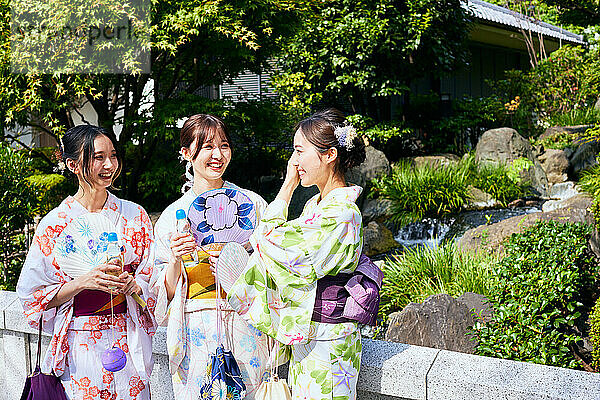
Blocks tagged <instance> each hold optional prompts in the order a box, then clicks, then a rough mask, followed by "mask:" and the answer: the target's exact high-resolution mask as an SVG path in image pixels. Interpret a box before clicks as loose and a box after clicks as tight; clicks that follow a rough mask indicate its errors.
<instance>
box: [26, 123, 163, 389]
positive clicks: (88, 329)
mask: <svg viewBox="0 0 600 400" xmlns="http://www.w3.org/2000/svg"><path fill="white" fill-rule="evenodd" d="M61 142H62V146H61V151H62V160H63V162H64V163H65V164H66V167H67V168H68V169H69V171H70V172H71V173H73V174H74V175H75V176H76V177H77V180H78V182H79V189H78V191H77V193H75V195H73V196H69V197H67V198H66V199H65V200H64V201H63V202H62V203H61V204H60V205H59V206H58V207H57V208H55V209H53V210H52V211H50V212H49V213H48V214H47V215H46V216H45V217H44V218H43V219H42V220H41V221H40V224H39V225H38V227H37V230H36V233H35V236H34V239H33V244H32V245H31V248H30V249H29V253H28V254H27V258H26V260H25V264H24V266H23V269H22V271H21V276H20V277H19V282H18V284H17V294H18V295H19V298H20V299H21V302H22V303H23V309H24V312H25V316H26V317H27V319H28V321H29V323H30V325H31V326H33V327H36V328H37V327H38V324H39V322H40V318H42V321H43V329H44V331H46V332H48V333H49V334H51V335H52V339H51V341H50V347H49V349H48V351H47V353H46V357H45V358H44V361H43V363H42V372H44V373H49V372H51V371H54V373H55V374H56V375H57V376H59V377H60V379H61V381H62V383H63V386H64V387H65V392H66V394H67V397H68V398H69V399H77V400H79V399H85V400H88V399H89V400H92V399H103V400H104V399H111V400H147V399H150V387H149V378H150V373H151V372H152V367H153V360H152V339H151V335H152V334H153V333H154V332H155V328H156V324H155V322H154V319H153V315H152V310H153V308H154V305H155V300H154V298H153V296H152V295H151V292H150V291H149V288H148V282H149V280H150V277H151V275H152V268H153V265H154V264H153V263H154V259H153V256H152V254H151V247H152V242H153V240H154V236H153V232H152V224H151V222H150V219H149V218H148V214H146V211H145V210H144V209H143V208H142V207H141V206H139V205H137V204H135V203H132V202H130V201H126V200H121V199H119V198H118V197H116V196H115V195H114V194H112V193H110V192H109V191H108V190H107V189H108V188H109V187H111V185H112V183H113V182H114V180H115V178H116V177H117V176H118V174H119V172H120V170H121V162H120V158H119V156H118V154H117V152H116V150H115V148H116V138H115V136H114V134H112V133H111V132H109V131H107V130H105V129H102V128H99V127H97V126H92V125H80V126H76V127H73V128H71V129H69V130H68V131H67V132H66V133H65V135H64V137H63V138H62V141H61ZM87 213H100V214H102V215H104V216H105V217H107V218H108V219H109V220H111V221H112V222H113V223H114V224H115V226H117V227H120V228H121V232H120V236H121V238H122V239H123V241H124V243H121V244H122V245H123V246H124V249H125V251H124V253H123V260H124V268H123V271H122V270H121V267H117V266H115V265H107V264H103V265H100V266H98V267H96V268H94V269H92V270H91V271H89V272H88V273H86V274H85V275H82V276H80V277H78V278H75V279H72V278H71V277H69V276H68V275H66V274H65V273H64V272H63V271H62V270H61V266H60V264H58V263H57V262H56V260H55V258H54V256H53V253H52V251H53V248H54V246H55V243H56V239H57V237H58V236H59V235H60V233H61V232H62V231H63V229H65V227H67V226H68V224H69V223H71V221H73V220H74V219H75V218H77V217H78V216H81V215H84V214H87ZM109 273H115V274H116V275H118V276H113V275H110V274H109ZM115 288H116V289H115ZM111 289H114V290H112V292H113V293H115V294H116V296H114V297H113V301H112V305H113V306H114V318H113V317H112V316H111V306H110V305H111V294H110V292H111ZM132 293H137V294H139V295H140V296H141V297H142V298H144V300H145V301H146V303H147V308H143V309H142V308H141V307H140V306H139V305H138V304H137V303H136V302H135V301H133V298H132V297H131V296H130V295H131V294H132ZM111 330H113V331H114V333H111ZM113 338H114V339H115V341H116V343H115V342H113ZM113 344H116V346H118V347H119V348H121V350H123V351H124V352H125V354H126V356H127V363H126V365H125V368H124V369H122V370H120V371H118V372H109V371H107V370H105V369H104V368H103V367H102V361H101V355H102V353H103V352H104V351H105V350H107V349H109V348H111V347H112V346H113Z"/></svg>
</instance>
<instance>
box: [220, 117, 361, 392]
mask: <svg viewBox="0 0 600 400" xmlns="http://www.w3.org/2000/svg"><path fill="white" fill-rule="evenodd" d="M364 159H365V149H364V142H363V141H362V139H361V138H359V137H357V136H356V131H355V129H354V128H353V127H352V126H350V125H348V124H346V122H345V120H344V117H343V116H342V115H341V113H339V112H338V111H336V110H333V109H329V110H326V111H323V112H319V113H316V114H314V115H312V116H310V117H309V118H307V119H305V120H303V121H301V122H300V123H299V124H298V126H297V129H296V132H295V135H294V154H293V155H292V157H291V158H290V160H289V162H288V167H287V174H286V177H285V180H284V182H283V185H282V187H281V190H280V191H279V194H278V195H277V198H276V199H275V200H274V201H273V202H272V203H271V204H269V206H268V207H267V209H266V210H265V212H264V213H263V216H262V219H261V221H260V223H259V225H258V228H257V229H256V230H255V231H254V234H253V236H252V238H251V243H252V245H253V247H254V250H255V251H254V253H253V254H252V255H251V257H250V260H249V263H248V265H247V267H246V269H245V271H244V273H243V274H242V276H241V277H240V278H239V279H238V280H237V281H236V283H235V284H234V286H233V288H232V289H231V290H230V292H229V294H228V301H229V303H230V304H231V305H232V306H233V308H234V309H235V310H236V311H237V312H238V313H240V314H241V315H242V316H243V317H244V318H245V319H246V320H247V321H248V322H249V323H250V324H252V325H253V326H255V327H256V328H258V329H259V330H261V331H262V332H265V333H266V334H268V335H269V336H271V337H273V338H275V339H276V340H278V341H279V342H281V343H283V344H285V345H288V348H289V349H290V350H291V360H290V368H289V377H288V380H289V382H290V385H291V388H292V397H293V398H294V399H318V400H321V399H327V400H331V399H335V400H350V399H355V398H356V382H357V378H358V372H359V370H360V357H361V350H362V348H361V336H360V331H359V329H358V327H357V323H356V322H353V321H345V322H341V323H335V324H334V323H324V322H315V321H314V320H313V319H314V318H313V313H314V311H315V310H314V308H315V307H314V305H315V297H316V294H317V281H318V280H319V279H322V278H324V277H327V276H333V275H337V274H339V273H352V272H353V271H354V270H355V269H356V267H357V265H358V261H359V257H360V254H361V251H362V245H363V238H362V217H361V214H360V211H359V209H358V207H357V205H356V203H355V201H356V199H357V198H358V196H359V195H360V193H361V191H362V188H361V187H359V186H348V185H347V184H346V181H345V179H344V173H345V172H346V171H347V170H348V169H350V168H352V167H354V166H356V165H359V164H360V163H362V162H363V161H364ZM298 184H302V186H305V187H308V186H312V185H316V186H317V187H318V189H319V193H318V194H317V195H315V196H314V197H313V198H311V199H310V200H309V201H308V202H307V203H306V205H305V206H304V210H303V211H302V214H301V215H300V217H298V218H297V219H294V220H290V221H288V220H287V211H288V204H289V202H290V199H291V197H292V194H293V193H294V191H295V189H296V187H297V186H298ZM317 320H318V318H317Z"/></svg>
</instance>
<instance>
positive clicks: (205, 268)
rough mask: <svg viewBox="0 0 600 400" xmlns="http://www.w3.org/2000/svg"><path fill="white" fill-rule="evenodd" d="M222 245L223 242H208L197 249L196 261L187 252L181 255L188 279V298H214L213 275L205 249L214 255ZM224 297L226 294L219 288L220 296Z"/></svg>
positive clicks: (215, 293) (208, 255)
mask: <svg viewBox="0 0 600 400" xmlns="http://www.w3.org/2000/svg"><path fill="white" fill-rule="evenodd" d="M223 246H224V244H223V243H210V244H207V245H204V246H203V248H202V249H198V263H196V262H195V261H194V260H193V258H192V256H191V255H189V254H188V255H186V256H183V257H182V260H183V266H184V268H185V273H186V275H187V281H188V290H187V298H188V299H214V298H215V297H217V292H216V287H215V276H214V275H213V273H212V272H211V270H210V263H209V261H208V257H210V254H209V253H207V251H208V252H210V253H212V255H216V254H218V252H219V251H221V249H222V248H223ZM225 297H227V294H226V293H225V292H224V291H223V290H221V298H225Z"/></svg>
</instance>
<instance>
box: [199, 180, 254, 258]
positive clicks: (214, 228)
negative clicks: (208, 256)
mask: <svg viewBox="0 0 600 400" xmlns="http://www.w3.org/2000/svg"><path fill="white" fill-rule="evenodd" d="M188 219H189V220H190V225H191V232H192V235H193V236H194V238H195V239H196V243H198V245H199V246H201V247H202V246H204V245H206V244H209V243H229V242H236V243H240V244H244V243H246V242H247V241H248V239H250V235H252V232H253V231H254V228H255V227H256V208H255V206H254V203H253V202H252V200H250V198H249V197H248V196H246V195H245V194H244V193H242V192H240V191H239V190H235V189H224V188H223V189H214V190H209V191H207V192H204V193H202V194H201V195H200V196H198V197H196V199H195V200H194V202H193V203H192V205H191V206H190V209H189V211H188Z"/></svg>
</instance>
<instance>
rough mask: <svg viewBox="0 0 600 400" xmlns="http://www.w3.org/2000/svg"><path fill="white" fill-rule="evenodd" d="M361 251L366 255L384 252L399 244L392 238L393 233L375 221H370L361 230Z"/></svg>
mask: <svg viewBox="0 0 600 400" xmlns="http://www.w3.org/2000/svg"><path fill="white" fill-rule="evenodd" d="M363 238H364V242H363V253H365V254H366V255H368V256H374V255H377V254H381V253H385V252H387V251H390V250H392V249H395V248H396V247H398V246H400V245H399V244H398V242H396V241H395V240H394V234H393V233H392V232H391V231H390V230H389V229H388V228H386V227H385V225H383V224H380V223H379V222H376V221H371V222H369V224H368V225H367V226H365V228H364V230H363Z"/></svg>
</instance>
